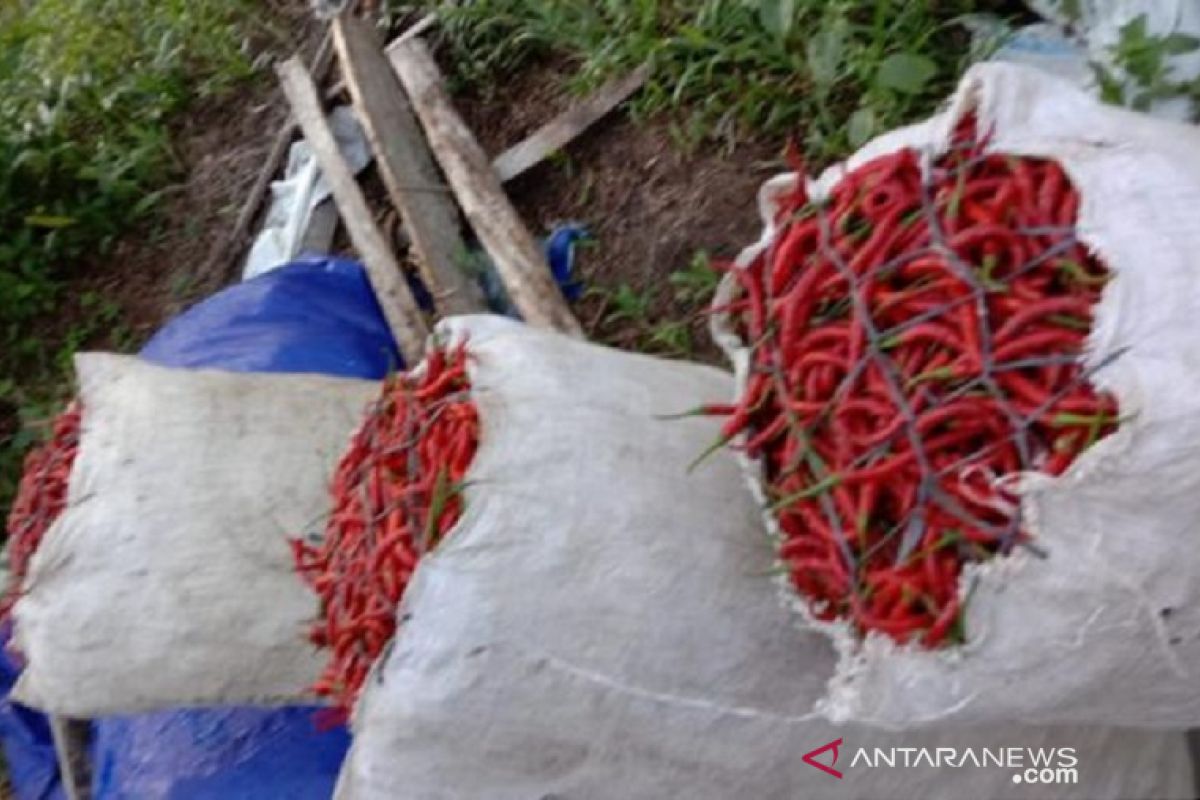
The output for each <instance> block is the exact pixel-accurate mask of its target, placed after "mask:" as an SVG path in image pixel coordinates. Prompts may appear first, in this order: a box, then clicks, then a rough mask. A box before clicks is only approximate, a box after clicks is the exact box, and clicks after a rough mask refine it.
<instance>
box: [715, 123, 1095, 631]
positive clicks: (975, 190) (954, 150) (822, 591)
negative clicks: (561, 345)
mask: <svg viewBox="0 0 1200 800" xmlns="http://www.w3.org/2000/svg"><path fill="white" fill-rule="evenodd" d="M1078 207H1079V197H1078V195H1077V193H1076V191H1075V189H1074V187H1073V186H1072V184H1071V182H1070V180H1069V179H1068V178H1067V176H1066V174H1065V173H1064V172H1063V170H1062V168H1061V167H1060V166H1059V165H1058V164H1057V163H1055V162H1053V161H1049V160H1044V159H1036V158H1025V157H1014V156H1008V155H1003V154H994V153H988V152H986V142H985V141H984V140H982V139H980V138H977V137H976V135H975V131H974V126H973V125H972V124H970V123H967V124H965V125H963V126H961V127H960V128H959V130H958V132H957V134H956V136H955V139H954V142H953V143H952V145H951V146H950V147H949V148H948V150H947V151H946V152H945V153H944V154H942V155H941V156H940V157H938V158H936V159H933V160H932V161H931V162H930V163H927V164H924V165H923V164H922V159H921V155H920V154H919V153H918V152H917V151H915V150H911V149H904V150H899V151H897V152H894V153H891V154H889V155H886V156H882V157H880V158H877V159H874V160H872V161H870V162H867V163H864V164H862V165H861V166H859V167H857V168H856V169H853V170H850V171H849V172H848V173H847V174H846V175H845V176H844V178H843V179H842V180H841V181H840V182H838V184H837V185H836V187H835V188H834V189H833V190H832V191H831V192H830V194H829V196H828V197H827V198H825V199H823V200H822V201H821V202H810V201H809V198H808V197H807V196H806V194H805V192H804V189H803V187H801V188H799V189H797V190H796V191H794V192H793V193H791V194H790V196H788V197H786V198H785V199H784V200H783V202H782V203H781V205H780V206H779V209H778V215H777V218H776V227H777V235H776V236H775V237H774V240H773V242H772V244H771V245H770V246H769V247H768V248H766V249H765V250H764V251H763V252H762V253H761V254H760V255H759V256H758V257H757V258H755V259H754V260H753V261H752V262H751V263H749V264H748V265H746V266H745V268H743V269H735V270H734V274H735V275H736V276H737V280H738V282H739V293H738V295H737V297H736V298H735V302H734V303H733V304H732V305H731V306H729V307H728V310H729V312H730V313H731V315H732V318H733V319H734V325H735V329H736V330H737V331H738V333H739V335H740V336H741V337H742V339H743V341H744V342H745V343H746V345H747V346H748V347H749V348H750V350H751V358H750V369H749V374H748V379H747V385H746V387H745V391H744V393H743V394H742V395H741V396H740V400H739V402H738V403H737V404H736V406H733V407H727V408H718V409H711V411H714V412H716V413H727V414H730V415H731V416H730V417H729V419H728V420H727V421H726V424H725V425H724V428H723V436H724V438H725V439H726V440H728V439H732V438H734V437H737V436H741V437H742V438H741V439H739V446H741V447H743V448H744V449H745V451H746V452H747V453H748V454H749V455H750V456H751V457H752V458H754V459H756V460H757V462H758V463H759V464H760V465H761V468H762V473H763V479H764V485H765V491H766V495H767V498H768V500H769V502H770V504H771V510H772V513H773V514H774V516H775V518H776V520H777V521H778V525H779V529H780V531H781V541H780V557H781V560H782V562H783V563H784V566H785V568H786V569H787V571H788V573H789V575H790V578H791V581H792V583H793V585H794V586H795V588H796V589H797V590H798V591H799V592H800V593H801V595H803V596H804V597H805V598H807V600H808V602H809V605H810V607H811V609H812V610H813V612H814V614H815V615H816V616H817V617H818V618H821V619H833V618H841V619H846V620H849V621H850V622H851V623H852V624H853V626H854V627H855V628H856V630H857V631H858V632H859V633H860V634H865V633H866V632H868V631H880V632H882V633H884V634H887V635H890V636H891V637H892V638H894V639H895V640H897V641H900V642H906V641H910V640H912V641H919V642H921V643H922V644H923V645H925V646H928V647H934V646H938V645H940V644H945V643H948V642H953V641H961V640H962V639H963V637H964V636H965V632H964V631H963V630H962V625H961V617H962V611H963V608H962V607H961V606H962V605H963V603H962V602H961V601H960V594H959V578H960V574H961V571H962V569H963V567H964V565H965V564H967V563H968V562H972V561H981V560H985V559H988V558H990V557H992V556H994V555H996V554H998V553H1006V552H1008V551H1009V550H1010V549H1011V548H1012V547H1014V546H1016V545H1026V546H1028V547H1030V548H1031V549H1032V550H1034V551H1035V552H1038V551H1039V548H1038V547H1037V544H1036V542H1033V541H1031V537H1030V536H1029V534H1028V533H1027V532H1026V531H1024V530H1023V529H1022V527H1021V521H1020V513H1019V512H1020V505H1019V501H1018V498H1017V497H1016V496H1015V495H1014V494H1013V493H1012V492H1011V491H1010V490H1009V489H1008V488H1006V486H1007V487H1011V483H1006V480H1005V479H1006V478H1008V479H1009V480H1010V481H1011V478H1012V477H1013V476H1015V475H1017V474H1018V473H1020V472H1023V471H1028V470H1037V471H1041V472H1045V473H1049V474H1052V475H1058V474H1060V473H1062V472H1063V471H1064V470H1065V469H1066V468H1067V467H1068V466H1069V465H1070V464H1071V462H1072V460H1073V459H1074V458H1075V457H1076V456H1078V455H1079V453H1080V452H1082V451H1083V450H1084V449H1085V448H1087V447H1088V446H1089V445H1090V444H1092V443H1093V442H1094V441H1095V440H1096V439H1097V438H1098V437H1100V436H1103V435H1105V434H1107V433H1109V432H1111V431H1112V430H1113V429H1114V428H1115V426H1116V421H1117V416H1116V415H1117V409H1116V403H1115V401H1114V399H1113V398H1111V397H1109V396H1107V395H1100V394H1098V393H1097V392H1096V391H1095V390H1094V389H1093V388H1091V387H1090V386H1089V384H1088V378H1089V375H1090V373H1089V372H1087V371H1085V370H1084V369H1083V368H1082V366H1081V350H1082V347H1083V344H1084V340H1085V338H1086V336H1087V333H1088V331H1089V329H1090V326H1091V322H1092V307H1093V305H1094V304H1095V303H1096V301H1097V300H1098V299H1099V296H1100V292H1101V290H1102V288H1103V286H1104V284H1105V282H1106V280H1107V275H1108V273H1107V270H1106V268H1105V267H1104V265H1103V264H1101V263H1100V262H1099V261H1098V260H1097V259H1095V258H1094V257H1092V256H1091V255H1090V254H1089V252H1088V251H1087V249H1086V248H1085V247H1084V246H1083V245H1081V244H1080V243H1079V242H1078V241H1077V239H1076V238H1075V223H1076V215H1077V211H1078Z"/></svg>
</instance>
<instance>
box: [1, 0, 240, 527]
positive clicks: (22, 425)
mask: <svg viewBox="0 0 1200 800" xmlns="http://www.w3.org/2000/svg"><path fill="white" fill-rule="evenodd" d="M253 10H254V4H252V3H251V2H250V0H158V1H157V2H152V3H150V2H143V0H11V1H10V2H0V510H2V509H3V508H4V507H5V506H6V505H7V499H8V497H9V496H10V494H11V491H12V489H13V485H14V481H15V477H16V473H17V470H18V467H19V463H20V457H21V451H22V449H23V448H24V446H25V445H26V444H27V443H28V441H29V439H30V437H31V435H33V434H34V433H36V429H35V428H32V427H31V424H32V422H31V421H32V420H35V419H36V418H39V417H41V416H45V414H43V412H44V411H45V410H46V409H47V408H48V407H49V406H51V405H53V404H54V403H56V402H57V401H58V400H59V399H61V398H60V396H61V395H62V394H63V392H64V387H65V382H64V377H63V376H64V370H65V367H66V365H67V364H68V363H69V360H70V355H71V353H72V352H73V351H74V349H76V348H77V347H78V346H80V345H82V344H84V343H85V342H88V341H91V340H93V339H94V338H95V337H96V336H97V335H99V334H104V335H106V336H108V335H109V334H112V333H114V331H115V332H116V333H117V334H119V333H120V331H119V329H117V326H116V322H117V320H116V316H117V311H116V309H115V306H113V305H112V304H111V303H108V302H106V301H104V300H102V299H101V298H98V297H89V298H71V297H69V296H66V295H65V294H64V292H63V286H64V282H65V281H66V280H68V279H69V278H71V277H72V276H75V275H78V274H80V273H81V271H82V270H84V269H86V266H87V265H88V264H90V263H95V262H96V261H97V260H99V259H103V258H105V257H106V256H107V255H108V253H109V252H110V250H111V247H112V244H113V243H114V242H115V240H116V238H117V237H118V236H119V235H120V234H121V233H122V232H123V231H125V230H127V229H128V228H129V227H130V225H131V224H133V223H134V222H137V221H138V220H141V219H145V218H146V217H148V216H149V215H151V214H153V213H154V211H155V210H156V208H157V204H158V199H159V194H158V190H159V189H161V188H162V187H163V186H165V185H166V183H167V182H169V181H170V180H171V179H172V177H173V176H174V175H175V173H176V172H177V171H178V167H179V164H178V159H177V156H176V155H175V153H174V151H173V150H172V147H171V137H170V129H169V124H170V122H171V120H172V119H173V118H175V117H176V116H177V115H178V114H179V113H180V112H181V111H183V110H185V109H186V108H187V107H188V106H189V104H190V103H191V102H192V101H193V100H195V99H196V98H198V97H205V96H211V95H215V94H219V93H221V92H223V91H225V90H226V89H228V88H229V87H230V86H232V85H234V84H235V83H237V82H239V81H242V80H244V79H246V78H247V77H248V76H250V75H251V74H253V73H254V71H255V65H254V62H253V60H252V59H251V57H250V55H249V52H248V46H247V40H246V34H245V31H246V30H247V29H248V28H247V25H246V23H247V22H248V21H249V20H250V19H251V17H250V14H251V12H252V11H253ZM68 308H69V309H71V310H70V313H69V314H68V313H67V309H68ZM109 338H110V340H111V339H114V337H112V336H109ZM120 338H122V337H121V336H116V337H115V339H120ZM14 415H16V416H17V417H18V419H17V420H14V419H13V417H14Z"/></svg>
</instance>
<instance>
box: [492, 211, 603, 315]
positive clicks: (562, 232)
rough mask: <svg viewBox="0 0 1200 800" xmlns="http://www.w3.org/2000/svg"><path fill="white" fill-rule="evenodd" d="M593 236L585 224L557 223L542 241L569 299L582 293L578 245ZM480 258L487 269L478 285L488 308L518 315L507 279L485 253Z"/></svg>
mask: <svg viewBox="0 0 1200 800" xmlns="http://www.w3.org/2000/svg"><path fill="white" fill-rule="evenodd" d="M590 237H591V234H590V233H588V230H587V228H585V227H584V226H583V225H580V224H579V223H577V222H568V223H564V224H562V225H559V226H557V227H555V228H554V230H552V231H550V235H549V236H547V237H546V238H545V239H544V240H543V241H542V253H543V254H545V256H546V263H547V264H549V266H550V274H551V275H552V276H554V282H555V283H556V284H558V288H559V290H560V291H561V292H562V294H563V297H564V298H566V300H567V302H569V303H573V302H575V301H576V300H578V299H579V297H580V295H582V294H583V282H582V281H579V280H576V279H575V246H576V245H577V244H578V243H579V242H581V241H583V240H585V239H589V238H590ZM481 259H482V261H483V264H484V269H483V273H482V274H481V275H480V276H479V286H480V288H481V289H483V296H484V299H485V300H487V304H488V308H490V309H491V310H492V311H493V312H495V313H497V314H504V315H505V316H508V317H514V318H519V317H520V315H519V314H518V313H517V309H516V306H514V305H513V304H512V301H511V300H509V298H508V292H507V291H505V289H504V283H503V282H501V280H500V275H499V274H498V273H497V272H496V266H495V265H494V264H492V262H491V260H490V259H488V257H487V256H486V255H481Z"/></svg>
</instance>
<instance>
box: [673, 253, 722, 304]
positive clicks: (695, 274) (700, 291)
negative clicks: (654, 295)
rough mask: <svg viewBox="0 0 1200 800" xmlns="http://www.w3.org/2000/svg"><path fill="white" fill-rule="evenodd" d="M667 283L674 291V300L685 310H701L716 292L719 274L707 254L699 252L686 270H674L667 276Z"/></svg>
mask: <svg viewBox="0 0 1200 800" xmlns="http://www.w3.org/2000/svg"><path fill="white" fill-rule="evenodd" d="M667 281H668V282H669V283H670V284H671V286H672V287H674V289H675V299H676V300H677V301H678V302H679V303H680V304H681V305H682V306H684V307H685V308H701V307H703V306H704V305H705V304H706V303H707V302H708V301H709V299H710V298H711V297H712V296H713V293H714V292H715V291H716V290H717V284H718V283H720V282H721V273H719V272H717V270H716V269H714V268H713V265H712V261H711V260H710V259H709V257H708V253H707V252H705V251H703V250H699V251H697V252H696V254H695V255H694V256H692V260H691V261H690V262H688V265H687V267H686V268H684V269H681V270H676V271H675V272H672V273H671V274H670V275H668V276H667Z"/></svg>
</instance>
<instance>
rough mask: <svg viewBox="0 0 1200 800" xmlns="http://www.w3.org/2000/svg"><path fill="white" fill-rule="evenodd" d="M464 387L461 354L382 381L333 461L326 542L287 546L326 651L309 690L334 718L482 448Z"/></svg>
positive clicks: (445, 524) (455, 508)
mask: <svg viewBox="0 0 1200 800" xmlns="http://www.w3.org/2000/svg"><path fill="white" fill-rule="evenodd" d="M470 388H471V387H470V382H469V379H468V375H467V352H466V350H465V349H464V347H463V346H459V347H457V348H455V349H453V350H449V351H447V350H442V349H435V350H433V351H431V352H430V353H429V355H428V356H427V358H426V360H425V363H424V366H423V368H422V369H421V370H419V371H417V372H414V373H410V374H408V375H399V376H396V377H394V378H392V379H389V380H388V381H387V382H386V383H385V384H384V388H383V394H382V396H381V397H380V399H379V400H378V401H377V402H375V403H374V404H373V405H372V407H371V408H370V409H369V411H368V413H367V417H366V419H365V421H364V422H363V424H362V426H361V427H360V428H359V430H358V431H357V432H355V434H354V436H353V438H352V440H351V442H350V447H349V449H348V450H347V451H346V453H345V454H344V455H343V456H342V459H341V461H340V462H339V463H338V467H337V471H336V473H335V475H334V478H333V485H332V489H331V495H332V501H333V504H332V510H331V512H330V516H329V519H328V521H327V523H326V525H325V532H324V536H323V537H321V539H320V541H319V542H316V543H309V542H306V541H303V540H293V543H292V544H293V551H294V554H295V561H296V569H297V570H298V572H299V573H300V575H301V576H302V577H303V578H304V580H305V581H306V582H307V583H308V585H309V586H310V587H312V589H313V591H315V592H316V594H317V595H318V597H319V598H320V603H321V610H320V616H319V618H318V620H317V621H316V622H315V623H314V624H313V626H312V628H311V629H310V632H309V638H310V640H311V641H312V643H313V644H315V645H316V646H317V647H319V648H327V649H329V650H330V659H329V663H328V665H327V667H326V668H325V670H324V672H323V673H322V674H321V676H320V678H319V679H318V681H317V683H316V684H315V686H314V687H313V690H314V692H315V693H316V694H318V695H321V696H325V697H329V698H332V700H333V702H334V705H335V707H336V708H337V709H339V710H340V711H341V712H349V710H350V709H351V708H352V707H353V705H354V701H355V699H356V698H357V695H358V692H359V690H360V688H361V687H362V684H363V681H364V680H365V679H366V676H367V671H368V670H369V669H370V667H371V665H372V664H373V663H374V661H375V659H376V658H378V657H379V655H380V654H381V653H382V652H383V650H384V647H385V646H386V645H387V644H388V642H389V641H390V640H391V638H392V635H393V634H394V633H395V631H396V608H397V606H398V604H399V602H400V598H401V597H402V596H403V594H404V589H405V587H406V586H407V585H408V581H409V578H410V577H411V575H412V572H413V570H414V569H415V568H416V565H417V562H418V561H419V560H420V559H421V557H422V556H423V555H424V554H425V553H427V552H429V551H430V550H432V549H433V548H435V547H437V545H438V543H439V542H440V541H441V540H442V538H443V537H444V536H445V535H446V534H447V533H448V532H449V531H450V529H451V528H452V527H453V526H454V524H455V523H456V522H457V521H458V519H459V516H460V515H461V514H462V509H463V500H462V492H461V490H462V485H463V478H464V476H465V474H466V472H467V469H468V468H469V467H470V465H471V461H472V459H473V458H474V456H475V450H476V447H477V445H478V442H479V418H478V415H477V413H476V410H475V404H474V403H473V402H472V399H471V393H470Z"/></svg>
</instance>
